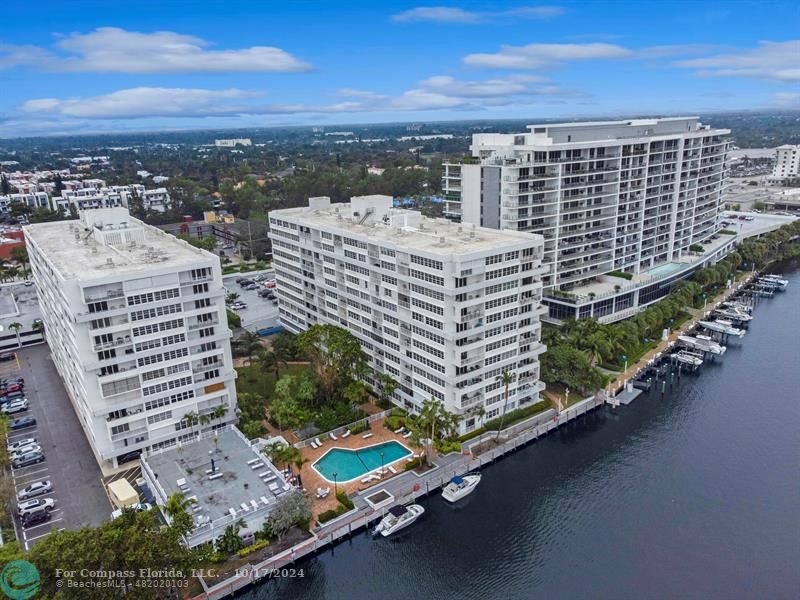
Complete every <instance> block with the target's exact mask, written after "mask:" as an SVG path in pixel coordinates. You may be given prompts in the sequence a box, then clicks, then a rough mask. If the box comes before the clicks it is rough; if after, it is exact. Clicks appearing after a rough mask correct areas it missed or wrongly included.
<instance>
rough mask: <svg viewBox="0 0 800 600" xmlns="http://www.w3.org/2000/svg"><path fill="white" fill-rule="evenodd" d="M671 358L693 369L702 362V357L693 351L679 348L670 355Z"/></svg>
mask: <svg viewBox="0 0 800 600" xmlns="http://www.w3.org/2000/svg"><path fill="white" fill-rule="evenodd" d="M672 359H673V360H674V361H676V362H679V363H682V364H684V365H688V366H690V367H692V368H694V369H696V368H697V367H699V366H700V365H702V364H703V358H702V357H701V356H699V355H697V354H695V353H693V352H687V351H686V350H681V351H680V352H676V353H675V354H673V355H672Z"/></svg>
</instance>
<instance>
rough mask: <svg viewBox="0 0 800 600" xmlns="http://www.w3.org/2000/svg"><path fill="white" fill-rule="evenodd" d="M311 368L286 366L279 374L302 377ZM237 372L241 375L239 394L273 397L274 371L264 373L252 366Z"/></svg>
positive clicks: (237, 381)
mask: <svg viewBox="0 0 800 600" xmlns="http://www.w3.org/2000/svg"><path fill="white" fill-rule="evenodd" d="M310 368H311V367H309V366H308V365H286V366H281V368H280V369H279V372H280V374H281V375H300V374H301V373H305V372H306V371H308V370H309V369H310ZM236 372H237V373H239V377H238V379H237V380H236V391H237V392H252V393H254V394H258V395H260V396H266V397H269V396H271V395H272V390H273V389H274V388H275V372H274V371H263V370H261V369H260V368H259V367H257V366H255V365H251V366H248V367H239V368H237V369H236Z"/></svg>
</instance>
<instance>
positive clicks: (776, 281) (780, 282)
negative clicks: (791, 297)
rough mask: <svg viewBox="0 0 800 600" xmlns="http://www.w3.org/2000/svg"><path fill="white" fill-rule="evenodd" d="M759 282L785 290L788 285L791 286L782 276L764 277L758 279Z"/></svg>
mask: <svg viewBox="0 0 800 600" xmlns="http://www.w3.org/2000/svg"><path fill="white" fill-rule="evenodd" d="M758 280H759V281H761V282H763V283H767V284H773V285H777V286H778V287H781V288H785V287H786V286H787V285H789V280H788V279H784V278H783V277H781V276H780V275H762V276H761V277H759V278H758Z"/></svg>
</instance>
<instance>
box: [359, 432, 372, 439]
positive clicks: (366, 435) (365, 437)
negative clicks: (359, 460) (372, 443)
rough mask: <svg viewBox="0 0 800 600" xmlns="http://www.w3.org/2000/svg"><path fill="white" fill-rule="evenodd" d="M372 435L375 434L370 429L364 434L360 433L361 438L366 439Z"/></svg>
mask: <svg viewBox="0 0 800 600" xmlns="http://www.w3.org/2000/svg"><path fill="white" fill-rule="evenodd" d="M373 435H375V434H374V433H372V432H371V431H370V432H369V433H365V434H364V435H362V436H361V437H362V438H363V439H365V440H367V439H369V438H371V437H372V436H373Z"/></svg>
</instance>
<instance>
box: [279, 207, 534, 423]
mask: <svg viewBox="0 0 800 600" xmlns="http://www.w3.org/2000/svg"><path fill="white" fill-rule="evenodd" d="M270 229H271V233H270V237H271V238H272V247H273V259H274V265H275V273H276V277H277V284H278V285H277V290H278V299H279V301H280V304H279V310H280V318H281V322H282V324H283V325H284V326H285V327H286V328H287V329H289V330H290V331H294V332H299V331H303V330H305V329H307V328H308V327H310V326H311V325H314V324H316V323H320V324H333V325H337V326H340V327H343V328H345V329H347V330H349V331H350V332H352V333H353V334H354V335H355V336H356V337H357V338H358V339H359V341H360V342H361V345H362V348H363V349H364V351H365V352H366V354H367V355H368V356H369V358H370V366H371V367H372V369H373V370H374V371H376V372H382V373H388V374H390V375H391V376H392V377H393V378H394V379H395V380H396V381H397V382H398V384H399V386H398V389H397V391H396V392H395V394H394V398H393V400H394V402H395V403H396V404H398V405H400V406H403V407H405V408H407V409H410V410H416V409H418V408H419V407H420V405H421V404H422V402H423V401H424V400H427V399H430V398H432V397H433V398H436V399H438V400H440V401H442V402H443V403H444V406H445V408H446V409H447V410H449V411H451V412H453V413H457V414H459V415H461V416H462V417H463V418H462V424H461V428H462V430H463V431H469V430H471V429H474V428H476V427H478V426H480V418H479V417H478V413H479V411H480V408H481V407H484V408H485V418H486V419H490V418H492V417H495V416H497V415H498V414H499V413H500V411H501V410H502V407H503V404H504V403H503V393H504V388H503V385H502V384H501V383H500V381H499V380H498V377H499V376H500V374H501V373H503V372H504V371H508V372H509V373H510V374H511V375H512V377H513V382H512V383H511V385H510V389H509V392H510V394H509V400H508V404H507V406H506V408H507V410H513V409H514V408H518V407H520V406H526V405H528V404H530V403H533V402H536V401H537V400H538V399H539V393H540V392H541V391H542V389H544V384H543V383H542V382H541V381H540V379H539V358H538V357H539V355H540V354H541V353H542V352H544V351H545V347H544V346H543V345H542V344H541V342H540V331H541V323H540V321H539V316H540V313H541V311H542V310H543V309H542V307H541V305H540V301H541V290H542V284H541V276H542V274H543V273H544V272H545V271H546V269H545V268H543V267H542V265H541V260H542V251H543V240H542V238H541V237H540V236H535V235H527V234H523V233H518V232H512V231H496V230H493V229H486V228H483V227H477V226H474V225H464V226H462V225H458V224H456V223H453V222H451V221H448V220H446V219H428V218H425V217H423V216H422V215H421V214H420V213H418V212H415V211H410V210H400V209H395V208H392V198H391V197H389V196H364V197H355V198H352V199H351V201H350V203H349V204H331V203H330V199H329V198H327V197H323V198H311V199H310V200H309V206H308V207H307V208H293V209H287V210H277V211H273V212H271V213H270Z"/></svg>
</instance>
